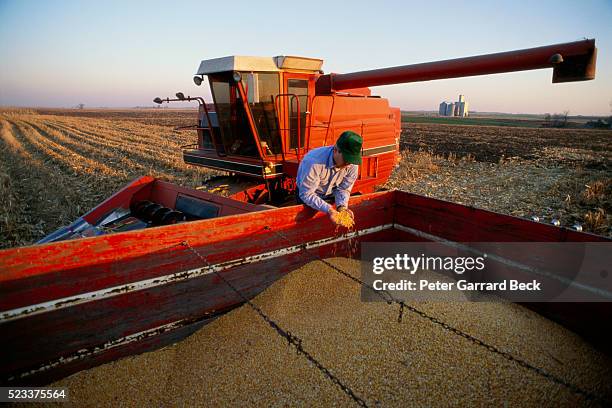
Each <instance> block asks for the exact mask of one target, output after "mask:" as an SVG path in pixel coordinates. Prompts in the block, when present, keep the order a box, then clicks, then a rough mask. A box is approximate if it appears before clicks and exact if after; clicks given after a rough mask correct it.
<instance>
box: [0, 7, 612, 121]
mask: <svg viewBox="0 0 612 408" xmlns="http://www.w3.org/2000/svg"><path fill="white" fill-rule="evenodd" d="M296 3H297V2H296ZM444 3H447V4H444ZM302 4H304V6H302V7H300V6H295V5H291V2H286V1H285V2H266V1H257V2H255V1H250V2H249V1H247V2H241V1H237V0H233V1H214V2H213V1H197V2H196V1H168V0H166V1H130V2H128V1H123V2H122V1H105V2H87V1H60V0H57V1H53V0H49V1H31V0H0V105H14V106H51V107H71V106H74V105H76V104H78V103H84V104H85V105H86V106H90V107H99V106H107V107H132V106H145V105H149V106H152V105H153V104H152V102H151V100H152V99H153V97H155V96H167V95H173V94H174V93H175V92H176V91H179V90H181V91H183V92H185V93H186V94H191V95H204V96H205V97H209V95H210V94H209V92H208V89H207V87H196V86H195V85H193V82H192V76H193V73H194V72H195V71H196V69H197V67H198V64H199V62H200V60H202V59H208V58H215V57H220V56H225V55H232V54H238V55H261V56H273V55H282V54H285V55H303V56H310V57H318V58H323V59H324V60H325V63H324V65H323V69H324V70H325V72H351V71H359V70H364V69H371V68H380V67H387V66H396V65H404V64H411V63H418V62H427V61H435V60H441V59H448V58H456V57H463V56H470V55H478V54H483V53H490V52H499V51H507V50H514V49H520V48H529V47H535V46H540V45H548V44H554V43H559V42H569V41H575V40H579V39H582V38H584V37H588V38H596V40H597V47H598V64H597V79H595V80H594V81H589V82H577V83H569V84H556V85H552V84H551V80H550V78H551V71H550V70H540V71H532V72H519V73H511V74H498V75H490V76H485V77H471V78H461V79H448V80H441V81H434V82H424V83H413V84H402V85H391V86H384V87H376V88H373V92H374V93H375V94H378V95H382V96H385V97H388V98H389V99H390V101H391V103H392V105H394V106H399V107H401V108H402V109H407V110H433V109H437V105H438V104H439V102H440V101H442V100H453V99H456V97H457V95H458V94H459V93H463V94H465V95H466V97H467V99H468V101H469V102H470V106H471V109H473V110H479V111H500V112H515V113H516V112H526V113H545V112H551V113H552V112H562V111H564V110H569V111H570V114H599V115H609V114H610V113H611V112H610V110H611V109H612V106H610V103H611V102H612V24H611V22H612V1H610V0H608V1H584V2H578V1H529V2H527V1H499V2H494V1H472V2H423V1H419V2H411V1H383V0H378V1H372V0H370V1H351V2H333V1H328V2H316V3H305V2H302ZM433 4H435V6H434V5H433Z"/></svg>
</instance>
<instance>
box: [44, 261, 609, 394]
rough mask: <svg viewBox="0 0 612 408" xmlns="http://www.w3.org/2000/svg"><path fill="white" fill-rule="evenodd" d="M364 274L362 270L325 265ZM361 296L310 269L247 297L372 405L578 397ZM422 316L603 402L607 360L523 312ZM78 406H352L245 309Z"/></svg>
mask: <svg viewBox="0 0 612 408" xmlns="http://www.w3.org/2000/svg"><path fill="white" fill-rule="evenodd" d="M330 262H332V263H333V264H335V265H336V266H338V267H340V268H342V269H343V270H345V271H347V272H350V273H351V274H352V275H354V276H357V277H358V276H359V263H358V262H357V261H354V260H350V259H346V258H334V259H332V260H330ZM359 293H360V287H359V285H358V284H356V283H355V282H353V281H351V280H349V279H348V278H347V277H344V276H341V275H340V274H338V273H336V272H335V271H334V270H332V269H331V268H330V267H329V266H326V265H325V264H323V263H322V262H318V261H317V262H312V263H310V264H308V265H306V266H304V267H303V268H301V269H299V270H297V271H294V272H292V273H291V274H289V275H288V276H286V277H285V278H284V279H283V280H280V281H278V282H276V283H275V284H274V285H272V286H271V287H270V288H269V289H268V290H266V291H265V292H263V293H261V294H260V295H259V296H258V297H256V298H255V299H254V303H255V304H257V305H258V306H259V307H260V308H261V309H262V310H263V311H264V312H265V313H266V314H267V315H269V316H270V317H271V318H272V319H274V320H275V321H276V322H278V324H279V325H280V326H281V327H282V328H283V329H285V330H288V331H290V332H291V333H292V334H294V335H296V336H298V337H299V338H301V339H302V344H303V347H304V349H305V350H307V351H308V352H310V353H311V354H312V355H313V356H314V357H315V358H316V359H317V360H318V361H319V362H320V363H321V364H322V365H324V366H325V367H327V368H328V369H329V370H330V371H331V372H332V373H333V374H334V375H335V376H336V377H337V378H338V379H340V380H341V381H342V382H343V383H344V384H346V385H348V386H349V387H350V388H351V389H352V390H353V392H354V393H355V394H356V395H358V396H359V397H360V398H362V399H364V400H365V402H366V403H367V404H368V405H369V406H412V405H418V406H440V405H470V406H472V405H487V406H506V405H508V406H517V405H520V406H551V405H554V406H575V405H580V404H583V403H584V402H585V401H584V399H583V398H582V397H580V396H578V395H576V394H575V393H573V392H572V391H570V390H568V389H567V388H565V387H563V386H561V385H558V384H556V383H554V382H552V381H550V380H548V379H546V378H544V377H542V376H540V375H538V374H536V373H534V372H532V371H530V370H527V369H525V368H522V367H520V366H518V365H517V364H516V363H513V362H510V361H508V360H506V359H504V358H502V357H500V356H499V355H497V354H494V353H491V352H490V351H488V350H486V349H484V348H483V347H480V346H477V345H475V344H473V343H471V342H469V341H468V340H466V339H464V338H462V337H460V336H457V335H454V334H452V333H450V332H448V331H446V330H444V329H442V328H441V327H440V326H438V325H435V324H432V323H431V322H429V321H427V320H425V319H423V318H422V317H419V316H418V315H415V314H413V313H410V312H405V313H404V317H403V319H402V322H401V323H398V321H397V317H398V308H397V307H395V306H390V305H387V304H386V303H384V302H380V303H379V302H377V303H364V302H362V301H361V300H360V296H359ZM415 306H417V307H418V308H420V309H421V310H423V311H425V312H426V313H428V314H430V315H433V316H436V317H437V318H439V319H440V320H443V321H445V322H447V323H449V324H451V325H453V326H455V327H457V328H458V329H460V330H463V331H465V332H467V333H470V334H471V335H473V336H476V337H478V338H480V339H482V340H483V341H486V342H488V343H489V344H492V345H494V346H496V347H497V348H499V349H500V350H503V351H506V352H508V353H511V354H512V355H514V356H516V357H520V358H521V359H524V360H526V361H528V362H529V363H530V364H532V365H535V366H537V367H540V368H542V369H544V370H546V371H547V372H550V373H552V374H554V375H556V376H558V377H560V378H563V379H565V380H566V381H569V382H571V383H573V384H575V385H576V386H579V387H581V388H583V389H586V390H589V391H590V392H593V393H597V394H599V395H603V396H607V398H610V395H611V393H612V391H611V389H610V388H611V386H610V384H612V381H611V380H612V373H611V372H610V371H611V370H610V367H611V366H612V365H611V361H610V359H609V358H608V357H605V356H604V355H602V354H600V353H598V352H597V351H595V350H594V349H592V348H591V347H590V346H589V345H588V344H586V343H585V342H584V341H582V340H581V339H580V338H579V337H578V336H577V335H575V334H573V333H571V332H569V331H568V330H566V329H564V328H563V327H561V326H559V325H557V324H555V323H553V322H551V321H549V320H547V319H544V318H543V317H541V316H539V315H538V314H536V313H534V312H531V311H530V310H527V309H525V308H523V307H521V306H519V305H515V304H507V303H469V302H462V303H450V302H449V303H419V304H415ZM53 386H65V387H69V389H70V393H71V403H72V404H75V405H79V404H86V405H92V406H94V405H96V406H97V405H106V406H110V405H113V406H116V405H128V406H145V405H146V406H197V405H200V406H228V405H231V406H245V405H256V406H270V405H273V406H287V405H291V406H295V405H308V406H313V405H316V406H332V405H333V406H354V405H355V402H354V401H353V400H352V399H350V398H349V397H348V396H347V394H346V393H344V392H343V391H342V390H341V389H340V388H339V387H337V386H336V385H335V384H333V383H332V382H331V381H330V380H329V379H328V378H326V377H325V376H324V375H323V374H322V373H321V372H320V371H319V370H318V369H317V368H316V367H315V366H314V365H313V364H311V363H310V362H308V360H307V359H305V358H304V357H303V356H302V355H300V354H298V353H296V351H295V348H293V347H289V346H288V344H287V341H286V340H285V339H284V338H282V337H280V336H279V335H277V333H276V332H275V331H274V330H273V329H271V328H270V326H269V325H268V324H267V323H265V322H264V321H263V320H262V319H261V318H260V317H259V316H258V315H257V314H256V313H255V312H253V311H252V309H250V308H249V307H247V306H243V307H241V308H239V309H236V310H234V311H232V312H230V313H229V314H227V315H225V316H223V317H221V318H219V319H217V320H215V321H214V322H212V323H210V324H208V325H207V326H205V327H204V328H203V329H201V330H199V331H198V332H196V333H195V334H193V335H192V336H190V337H189V338H187V339H185V340H184V341H182V342H180V343H177V344H175V345H173V346H171V347H167V348H165V349H162V350H159V351H156V352H151V353H146V354H142V355H140V356H136V357H130V358H126V359H123V360H120V361H116V362H113V363H110V364H106V365H103V366H100V367H97V368H94V369H91V370H88V371H83V372H80V373H77V374H75V375H73V376H71V377H68V378H66V379H64V380H61V381H59V382H57V383H55V384H53Z"/></svg>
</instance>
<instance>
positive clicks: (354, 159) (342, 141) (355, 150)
mask: <svg viewBox="0 0 612 408" xmlns="http://www.w3.org/2000/svg"><path fill="white" fill-rule="evenodd" d="M362 144H363V139H362V138H361V136H359V135H358V134H357V133H355V132H352V131H350V130H347V131H345V132H342V134H341V135H340V137H339V138H338V141H337V142H336V146H338V149H340V152H342V157H343V158H344V161H345V162H347V163H351V164H361V145H362Z"/></svg>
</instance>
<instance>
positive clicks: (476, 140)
mask: <svg viewBox="0 0 612 408" xmlns="http://www.w3.org/2000/svg"><path fill="white" fill-rule="evenodd" d="M195 117H196V112H195V111H194V110H174V109H140V110H102V109H89V110H88V109H84V110H68V109H65V110H61V109H59V110H58V109H45V110H42V109H39V110H32V109H18V110H8V109H5V110H0V248H6V247H12V246H18V245H26V244H31V243H34V242H36V241H37V240H38V239H40V238H42V237H43V236H45V235H47V234H49V233H50V232H52V231H54V230H55V229H57V228H58V227H60V226H63V225H66V224H68V223H70V222H72V221H73V220H75V219H76V218H77V217H79V216H80V215H82V214H83V213H85V212H87V211H88V210H89V209H91V208H92V207H94V206H95V205H96V204H98V203H99V202H101V201H102V200H103V199H104V198H106V197H108V196H109V195H111V194H112V193H113V192H115V191H116V190H117V189H119V188H121V187H122V186H123V185H124V184H126V183H128V182H129V181H131V180H133V179H135V178H137V177H139V176H141V175H145V174H150V175H152V176H155V177H160V178H162V179H165V180H169V181H171V182H174V183H178V184H180V185H184V186H190V187H196V186H199V185H201V183H202V181H203V180H204V179H206V178H207V177H208V176H210V175H212V174H215V173H214V172H212V171H209V170H206V169H202V168H198V167H194V166H187V165H185V164H184V163H183V161H182V156H181V150H180V146H181V145H185V144H190V143H193V142H194V141H195V136H194V135H195V133H193V132H176V131H174V130H173V127H174V126H175V125H181V126H184V125H191V124H194V122H195ZM611 138H612V132H610V131H598V130H579V129H535V128H531V129H529V128H526V127H501V126H459V125H445V124H426V123H410V122H407V123H404V129H403V134H402V138H401V150H402V157H403V159H402V163H401V165H400V166H399V167H398V169H397V170H396V171H395V173H394V174H393V175H392V177H391V179H390V180H389V182H388V183H387V185H386V186H384V187H386V188H398V189H402V190H406V191H410V192H414V193H417V194H423V195H428V196H431V197H435V198H440V199H444V200H449V201H454V202H459V203H462V204H467V205H472V206H475V207H480V208H485V209H490V210H493V211H498V212H502V213H506V214H511V215H516V216H521V217H529V216H532V215H538V216H540V217H541V218H543V219H544V220H545V221H546V222H550V220H551V219H552V218H558V219H560V220H561V222H562V224H563V225H569V226H571V225H572V224H574V223H575V222H578V223H580V224H582V225H583V226H584V228H585V230H588V231H594V232H596V233H599V234H603V235H609V236H612V227H611V226H612V215H611V214H612V143H611V140H612V139H611Z"/></svg>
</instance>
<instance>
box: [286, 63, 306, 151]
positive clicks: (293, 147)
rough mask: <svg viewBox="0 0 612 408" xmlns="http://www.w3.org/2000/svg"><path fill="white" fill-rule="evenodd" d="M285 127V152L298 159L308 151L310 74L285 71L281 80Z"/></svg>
mask: <svg viewBox="0 0 612 408" xmlns="http://www.w3.org/2000/svg"><path fill="white" fill-rule="evenodd" d="M283 88H284V89H283V96H284V97H283V99H284V103H283V105H284V106H285V108H286V109H285V112H286V113H285V115H284V116H285V117H284V122H285V126H284V128H285V129H286V131H285V135H284V138H285V139H284V142H285V143H284V146H286V152H285V153H286V154H288V155H293V154H295V155H296V157H297V158H298V160H299V159H300V158H301V157H302V156H304V154H306V152H307V151H308V140H309V136H310V103H311V100H312V95H314V79H313V77H312V75H308V74H297V73H285V75H284V80H283Z"/></svg>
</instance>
